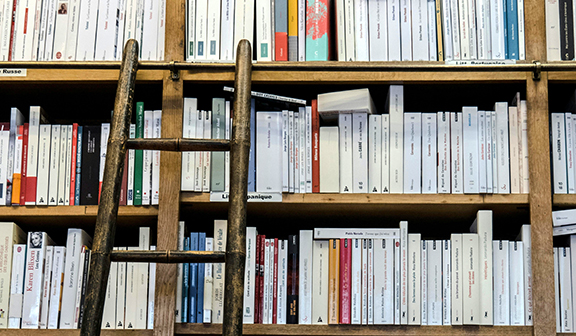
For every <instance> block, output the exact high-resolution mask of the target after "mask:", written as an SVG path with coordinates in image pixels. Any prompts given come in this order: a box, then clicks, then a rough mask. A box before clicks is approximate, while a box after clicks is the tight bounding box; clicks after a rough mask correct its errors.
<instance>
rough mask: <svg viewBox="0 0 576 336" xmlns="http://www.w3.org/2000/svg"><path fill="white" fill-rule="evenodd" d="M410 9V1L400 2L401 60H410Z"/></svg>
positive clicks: (401, 0)
mask: <svg viewBox="0 0 576 336" xmlns="http://www.w3.org/2000/svg"><path fill="white" fill-rule="evenodd" d="M410 13H412V8H411V0H400V20H401V22H400V33H401V35H400V36H401V45H402V60H403V61H411V60H412V34H411V32H412V17H411V14H410Z"/></svg>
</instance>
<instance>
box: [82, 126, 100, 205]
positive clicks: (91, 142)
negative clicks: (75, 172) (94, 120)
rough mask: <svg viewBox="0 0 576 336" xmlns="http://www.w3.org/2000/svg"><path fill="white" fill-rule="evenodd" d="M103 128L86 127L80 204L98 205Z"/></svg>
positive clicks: (83, 144) (83, 141)
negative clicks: (101, 134) (101, 133)
mask: <svg viewBox="0 0 576 336" xmlns="http://www.w3.org/2000/svg"><path fill="white" fill-rule="evenodd" d="M100 130H101V126H84V130H83V133H84V134H83V135H82V137H83V139H82V176H81V179H82V181H81V185H80V204H81V205H98V189H99V184H98V176H99V172H100V132H101V131H100Z"/></svg>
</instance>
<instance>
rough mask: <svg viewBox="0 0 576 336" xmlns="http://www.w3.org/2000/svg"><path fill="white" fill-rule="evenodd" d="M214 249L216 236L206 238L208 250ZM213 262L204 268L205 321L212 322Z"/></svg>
mask: <svg viewBox="0 0 576 336" xmlns="http://www.w3.org/2000/svg"><path fill="white" fill-rule="evenodd" d="M213 250H214V238H206V251H213ZM213 266H214V265H213V264H212V263H206V264H205V266H204V267H205V268H204V313H203V318H204V321H203V322H204V323H211V322H212V289H213V283H214V282H213V280H214V276H213V274H214V273H213Z"/></svg>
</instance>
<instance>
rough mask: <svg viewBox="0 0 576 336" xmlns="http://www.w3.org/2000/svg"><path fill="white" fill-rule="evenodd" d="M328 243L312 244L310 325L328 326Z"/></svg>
mask: <svg viewBox="0 0 576 336" xmlns="http://www.w3.org/2000/svg"><path fill="white" fill-rule="evenodd" d="M328 243H329V242H328V241H327V240H315V241H314V242H313V257H312V260H313V264H312V267H313V269H314V272H313V275H312V295H313V297H312V324H328V268H329V267H328V263H329V260H328V255H329V251H328ZM279 304H280V303H279ZM278 308H280V306H278Z"/></svg>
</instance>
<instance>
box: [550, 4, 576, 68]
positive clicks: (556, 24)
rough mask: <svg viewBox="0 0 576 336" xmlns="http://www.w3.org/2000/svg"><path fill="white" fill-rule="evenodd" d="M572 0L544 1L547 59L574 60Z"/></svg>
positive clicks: (575, 13) (573, 12)
mask: <svg viewBox="0 0 576 336" xmlns="http://www.w3.org/2000/svg"><path fill="white" fill-rule="evenodd" d="M573 6H574V4H573V0H561V1H550V0H548V1H546V48H547V54H546V55H547V57H548V61H571V60H574V36H575V35H574V33H575V31H574V23H575V19H576V17H575V16H574V15H576V12H575V11H574V10H575V8H574V7H573Z"/></svg>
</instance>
